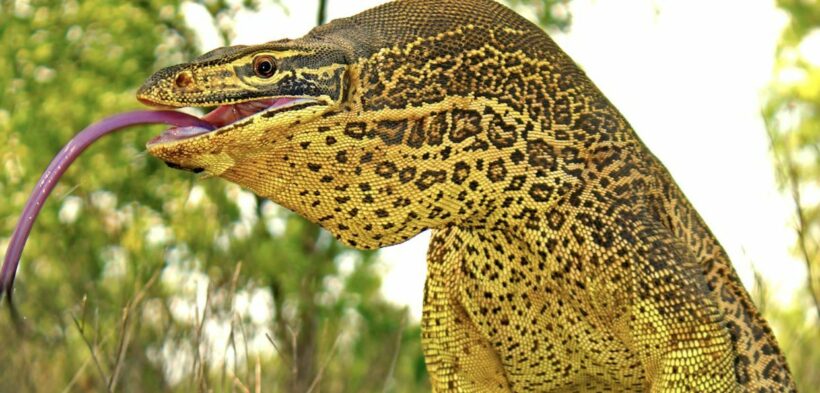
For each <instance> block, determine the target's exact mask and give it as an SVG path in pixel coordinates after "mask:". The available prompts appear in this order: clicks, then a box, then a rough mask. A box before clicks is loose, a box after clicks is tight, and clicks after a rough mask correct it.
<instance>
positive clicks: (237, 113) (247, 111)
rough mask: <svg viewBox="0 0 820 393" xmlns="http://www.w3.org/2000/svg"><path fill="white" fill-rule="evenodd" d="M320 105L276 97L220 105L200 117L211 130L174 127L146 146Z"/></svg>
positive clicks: (305, 100) (309, 99) (291, 98)
mask: <svg viewBox="0 0 820 393" xmlns="http://www.w3.org/2000/svg"><path fill="white" fill-rule="evenodd" d="M314 105H320V103H319V101H317V100H314V99H312V98H302V97H278V98H273V99H264V100H256V101H247V102H240V103H236V104H228V105H221V106H219V107H218V108H216V109H214V110H212V111H211V112H209V113H207V114H205V115H204V116H202V120H204V121H206V122H208V123H209V124H211V126H213V127H212V128H211V129H207V128H201V127H174V128H169V129H167V130H165V131H164V132H163V133H162V134H160V135H158V136H156V137H154V138H153V139H151V140H150V141H149V142H148V145H155V144H161V143H168V142H175V141H180V140H183V139H189V138H194V137H197V136H200V135H204V134H208V133H211V132H215V131H218V130H219V129H222V128H225V127H228V126H230V125H232V124H234V123H236V122H238V121H240V120H244V119H247V118H249V117H254V116H257V115H261V114H262V113H266V114H267V115H268V116H271V115H274V114H275V113H277V112H288V111H291V110H295V109H301V108H305V107H309V106H314Z"/></svg>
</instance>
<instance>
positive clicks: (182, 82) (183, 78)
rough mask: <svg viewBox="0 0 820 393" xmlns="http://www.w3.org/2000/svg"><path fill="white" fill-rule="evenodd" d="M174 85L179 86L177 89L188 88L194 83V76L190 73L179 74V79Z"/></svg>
mask: <svg viewBox="0 0 820 393" xmlns="http://www.w3.org/2000/svg"><path fill="white" fill-rule="evenodd" d="M174 83H175V84H176V85H177V87H182V88H184V87H188V86H190V85H191V84H193V83H194V77H193V75H191V72H190V71H182V72H180V73H179V74H177V79H176V80H174Z"/></svg>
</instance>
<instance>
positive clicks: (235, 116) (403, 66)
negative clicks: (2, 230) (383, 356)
mask: <svg viewBox="0 0 820 393" xmlns="http://www.w3.org/2000/svg"><path fill="white" fill-rule="evenodd" d="M138 95H139V97H140V99H141V100H142V101H144V102H147V103H150V104H153V105H164V106H213V105H222V107H220V109H217V111H215V112H212V114H210V115H208V116H206V117H205V119H206V120H210V121H212V122H213V123H215V124H216V125H218V126H220V127H221V128H219V129H218V130H216V131H214V132H208V133H196V134H191V135H189V134H185V133H184V132H177V133H176V134H175V133H174V132H169V133H166V134H165V135H163V136H160V137H158V138H157V139H155V140H154V141H152V142H151V143H150V144H149V147H148V149H149V152H150V153H151V154H153V155H155V156H157V157H159V158H160V159H162V160H164V161H166V162H167V163H169V164H170V165H172V166H174V167H178V168H184V169H189V170H194V171H197V172H199V171H205V172H206V173H208V174H212V175H216V176H219V177H222V178H224V179H227V180H229V181H232V182H235V183H237V184H240V185H242V186H245V187H247V188H249V189H251V190H253V191H254V192H256V193H257V194H259V195H261V196H264V197H267V198H270V199H271V200H273V201H275V202H277V203H279V204H281V205H283V206H285V207H287V208H289V209H292V210H293V211H295V212H297V213H298V214H300V215H302V216H305V217H306V218H308V219H310V220H311V221H313V222H316V223H318V224H320V225H321V226H323V227H324V228H326V229H327V230H328V231H330V232H331V233H333V235H334V236H336V237H337V238H338V239H339V240H341V241H342V242H344V243H346V244H348V245H350V246H353V247H357V248H368V249H372V248H378V247H383V246H387V245H391V244H396V243H400V242H402V241H405V240H407V239H409V238H411V237H413V236H415V235H416V234H418V233H419V232H421V231H423V230H425V229H432V230H433V237H432V241H431V244H430V249H429V251H428V276H427V282H426V286H425V294H424V295H425V296H424V312H423V320H422V334H423V337H422V342H423V346H424V352H425V358H426V362H427V366H428V370H429V372H430V375H431V379H432V383H433V389H434V391H436V392H456V391H461V392H551V391H554V392H564V391H653V392H660V391H666V392H689V391H692V392H694V391H697V392H737V391H749V392H779V391H794V385H793V382H792V380H791V376H790V374H789V371H788V367H787V365H786V363H785V360H784V357H783V355H782V353H781V352H780V349H779V347H778V345H777V343H776V341H775V338H774V336H773V334H772V332H771V330H770V328H769V327H768V324H767V323H766V321H765V320H763V318H762V317H761V316H760V314H759V312H758V311H757V310H756V308H755V306H754V305H753V304H752V302H751V300H750V297H749V295H748V294H747V292H746V290H745V289H744V288H743V286H742V284H741V283H740V281H739V279H738V277H737V274H736V273H735V271H734V269H733V267H732V265H731V263H730V261H729V259H728V257H727V255H726V253H725V251H724V250H723V249H722V248H721V246H720V245H719V243H718V242H717V240H716V239H715V237H714V236H713V235H712V234H711V233H710V231H709V229H708V228H707V226H706V225H705V223H704V222H703V220H702V219H701V218H700V216H699V215H698V214H697V212H696V211H695V210H694V209H693V208H692V206H691V205H690V204H689V202H688V201H687V200H686V198H685V196H684V195H683V194H682V192H681V191H680V190H679V188H678V187H677V185H676V184H675V183H674V181H673V180H672V178H671V177H670V175H669V174H668V172H667V171H666V169H665V168H664V167H663V165H662V164H661V163H660V162H659V161H658V160H657V159H656V158H655V157H654V156H653V155H652V154H651V153H650V152H649V151H648V149H647V148H646V147H645V146H644V145H643V143H642V142H641V141H640V139H639V138H638V137H637V135H636V134H635V133H634V131H633V130H632V128H631V127H630V126H629V124H628V123H627V121H626V120H625V119H624V118H623V117H622V116H621V114H620V113H619V112H618V111H617V109H615V108H614V106H613V105H611V104H610V103H609V102H608V101H607V99H606V98H605V97H604V96H603V95H602V94H601V93H600V92H599V91H598V89H597V88H596V87H595V86H594V85H593V84H592V82H590V81H589V79H588V78H587V77H586V76H585V75H584V73H583V72H582V71H581V70H580V69H579V68H578V67H577V66H576V65H575V64H574V63H573V62H572V60H571V59H569V57H568V56H566V55H565V54H564V53H563V52H562V51H561V50H560V49H559V48H558V47H557V45H555V43H554V42H553V41H552V40H550V38H549V37H547V35H546V34H544V33H543V32H542V31H541V30H540V29H538V28H537V27H536V26H535V25H532V24H531V23H529V22H528V21H526V20H525V19H523V18H521V17H520V16H518V15H517V14H515V13H514V12H513V11H511V10H509V9H507V8H505V7H503V6H502V5H500V4H497V3H495V2H493V1H489V0H466V1H465V0H459V1H455V0H444V1H434V0H399V1H395V2H392V3H388V4H386V5H383V6H380V7H377V8H374V9H372V10H369V11H366V12H364V13H362V14H359V15H356V16H353V17H350V18H346V19H340V20H336V21H333V22H331V23H329V24H327V25H324V26H320V27H318V28H316V29H314V30H313V31H311V32H310V33H308V34H307V35H306V36H305V37H303V38H300V39H296V40H280V41H273V42H270V43H267V44H262V45H257V46H247V47H245V46H238V47H229V48H223V49H219V50H216V51H213V52H210V53H208V54H205V55H203V56H202V57H200V58H198V59H196V60H194V61H193V62H191V63H187V64H181V65H178V66H173V67H169V68H167V69H163V70H161V71H159V72H157V73H156V74H155V75H154V76H152V77H151V79H149V80H148V82H146V84H145V85H144V86H143V87H142V88H141V89H140V91H139V93H138ZM260 108H262V109H260Z"/></svg>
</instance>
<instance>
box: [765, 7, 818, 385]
mask: <svg viewBox="0 0 820 393" xmlns="http://www.w3.org/2000/svg"><path fill="white" fill-rule="evenodd" d="M777 4H778V6H779V7H780V8H781V9H783V10H784V11H785V12H786V13H787V15H788V16H789V23H788V24H787V26H786V29H785V30H784V31H783V34H782V36H781V40H780V44H779V46H778V49H777V54H776V64H775V79H774V81H773V82H772V85H771V88H770V89H769V90H768V91H767V94H766V105H765V107H764V109H763V117H764V119H765V120H766V124H767V128H768V132H769V137H770V139H771V142H772V151H773V156H774V159H775V165H776V168H777V171H778V175H779V180H780V184H781V186H782V187H783V190H784V192H786V193H787V194H789V195H790V196H791V198H792V200H793V201H794V206H795V211H794V228H795V234H796V238H797V242H796V244H795V246H794V254H795V255H796V256H797V257H798V258H799V259H800V260H801V261H802V262H803V263H804V264H805V266H806V270H807V272H808V280H807V282H806V286H805V288H804V289H803V291H801V296H800V297H799V298H798V299H796V302H795V303H794V304H792V305H789V306H788V307H782V306H774V307H772V306H770V307H767V308H766V313H767V316H768V318H769V320H770V321H772V323H773V324H777V325H778V326H779V328H780V329H779V330H780V331H781V332H784V333H785V334H781V335H780V337H778V339H779V340H780V343H781V345H782V346H783V350H784V352H785V353H786V356H787V358H788V360H789V365H790V366H791V368H792V371H793V373H794V377H795V379H796V380H797V382H798V389H799V390H800V391H804V392H810V391H815V390H814V389H817V386H818V385H820V351H818V348H820V199H818V198H817V196H818V195H820V60H819V59H820V58H819V57H818V53H817V52H816V51H817V50H818V42H820V2H817V1H805V0H778V1H777ZM811 41H813V43H812V42H811ZM811 51H814V53H810V52H811Z"/></svg>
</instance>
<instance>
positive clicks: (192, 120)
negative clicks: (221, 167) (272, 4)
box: [0, 111, 216, 302]
mask: <svg viewBox="0 0 820 393" xmlns="http://www.w3.org/2000/svg"><path fill="white" fill-rule="evenodd" d="M155 123H165V124H168V125H171V126H175V127H181V128H178V129H177V130H185V131H180V132H188V133H195V132H197V133H204V132H208V131H211V130H213V129H215V128H216V127H214V125H213V124H211V123H209V122H208V121H207V120H202V119H199V118H197V117H194V116H191V115H188V114H185V113H182V112H175V111H134V112H126V113H122V114H119V115H114V116H111V117H108V118H106V119H103V120H101V121H99V122H97V123H94V124H92V125H90V126H88V128H86V129H84V130H82V131H81V132H80V133H79V134H77V135H76V136H75V137H74V138H73V139H71V141H69V142H68V144H66V145H65V147H63V149H62V150H60V152H59V153H58V154H57V156H56V157H54V159H53V160H52V161H51V164H49V165H48V168H47V169H46V171H45V172H43V175H42V176H40V180H39V181H38V182H37V185H36V186H35V187H34V191H32V192H31V196H30V197H29V200H28V202H26V206H25V208H24V209H23V214H22V215H21V216H20V221H18V222H17V227H16V228H14V234H13V235H12V236H11V240H10V241H9V246H8V249H7V250H6V256H5V259H4V260H3V268H2V270H0V297H2V296H3V294H4V293H5V294H6V295H8V298H9V299H8V300H9V302H11V294H12V287H13V285H14V276H15V274H16V273H17V266H18V265H19V263H20V255H22V253H23V247H24V246H25V244H26V240H27V239H28V235H29V233H31V227H32V225H34V220H35V219H36V218H37V214H38V213H40V209H42V208H43V204H44V203H45V201H46V198H48V195H49V194H50V193H51V191H52V190H53V189H54V186H56V185H57V181H58V180H59V179H60V177H61V176H62V175H63V173H65V171H66V170H67V169H68V167H69V165H71V163H72V162H74V160H76V159H77V157H78V156H79V155H80V154H81V153H82V152H83V151H84V150H85V149H86V148H87V147H88V146H90V145H91V144H92V143H94V142H96V141H97V140H98V139H100V138H102V137H103V136H105V135H108V134H110V133H113V132H115V131H119V130H121V129H123V128H126V127H130V126H135V125H141V124H155Z"/></svg>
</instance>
